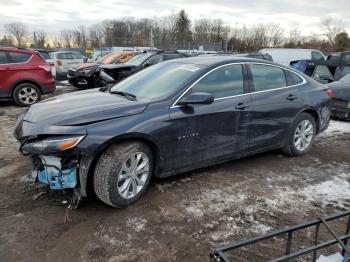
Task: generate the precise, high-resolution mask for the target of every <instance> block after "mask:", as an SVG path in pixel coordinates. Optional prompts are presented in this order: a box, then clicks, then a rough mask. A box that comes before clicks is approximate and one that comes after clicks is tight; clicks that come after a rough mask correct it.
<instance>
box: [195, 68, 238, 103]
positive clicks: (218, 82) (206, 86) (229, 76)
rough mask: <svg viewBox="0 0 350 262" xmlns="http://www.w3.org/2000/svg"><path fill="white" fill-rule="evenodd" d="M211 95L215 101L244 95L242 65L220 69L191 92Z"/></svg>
mask: <svg viewBox="0 0 350 262" xmlns="http://www.w3.org/2000/svg"><path fill="white" fill-rule="evenodd" d="M191 92H192V93H194V92H201V93H209V94H212V95H213V96H214V99H217V98H223V97H229V96H236V95H242V94H243V69H242V66H241V65H227V66H223V67H220V68H218V69H216V70H214V71H212V72H211V73H209V74H208V75H206V76H205V77H203V78H202V79H201V80H200V81H199V82H197V83H196V84H195V85H194V86H193V87H192V90H191Z"/></svg>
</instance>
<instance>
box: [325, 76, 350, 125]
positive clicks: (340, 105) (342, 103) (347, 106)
mask: <svg viewBox="0 0 350 262" xmlns="http://www.w3.org/2000/svg"><path fill="white" fill-rule="evenodd" d="M328 86H330V87H331V88H332V90H333V108H332V116H333V117H334V118H340V119H346V120H350V74H347V75H346V76H344V77H343V78H341V79H340V80H339V81H337V82H333V83H330V84H328Z"/></svg>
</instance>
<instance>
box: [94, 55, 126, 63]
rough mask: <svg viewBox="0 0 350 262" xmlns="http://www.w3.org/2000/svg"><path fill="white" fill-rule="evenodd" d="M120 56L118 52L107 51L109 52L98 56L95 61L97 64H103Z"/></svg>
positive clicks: (111, 61)
mask: <svg viewBox="0 0 350 262" xmlns="http://www.w3.org/2000/svg"><path fill="white" fill-rule="evenodd" d="M120 56H121V54H120V53H109V54H107V55H105V56H102V57H101V58H99V59H98V60H97V63H98V64H105V65H108V64H113V62H114V61H115V60H116V59H117V58H118V57H120Z"/></svg>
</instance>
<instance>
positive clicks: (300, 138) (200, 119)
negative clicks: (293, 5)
mask: <svg viewBox="0 0 350 262" xmlns="http://www.w3.org/2000/svg"><path fill="white" fill-rule="evenodd" d="M147 55H149V54H147ZM331 95H332V93H331V90H330V89H329V88H328V87H326V86H324V85H321V84H319V83H317V82H316V81H314V80H312V79H310V78H309V77H307V76H304V75H301V74H300V73H298V72H297V71H295V70H293V69H290V68H287V67H284V66H281V65H277V64H274V63H272V62H268V61H261V60H254V59H246V58H239V57H233V56H226V57H192V58H186V59H176V60H172V61H167V62H164V63H160V64H157V65H154V66H151V67H149V68H147V69H145V70H142V71H141V72H138V73H137V74H135V75H133V76H131V77H128V78H127V79H125V80H123V81H121V82H119V83H118V84H116V85H115V86H113V87H112V88H111V89H109V90H108V91H101V90H99V89H92V90H85V91H81V92H75V93H70V94H65V95H61V96H59V97H54V98H51V99H47V100H45V101H43V102H41V103H38V104H36V105H34V106H32V107H31V108H30V109H29V111H27V112H26V113H25V114H24V115H22V116H21V117H20V118H19V119H18V121H17V125H16V127H15V136H16V138H17V139H18V141H19V143H20V147H19V148H20V151H21V152H22V153H23V154H29V155H31V156H32V159H33V161H34V162H33V163H34V170H36V172H37V175H38V180H39V181H40V182H42V183H46V184H49V186H50V187H51V188H52V189H66V188H75V190H76V192H79V193H81V194H82V195H83V196H86V195H87V189H88V188H90V186H92V187H93V188H94V191H95V193H96V194H97V196H98V197H99V198H100V199H101V200H102V201H103V202H105V203H106V204H108V205H111V206H114V207H125V206H128V205H130V204H132V203H134V202H135V201H136V200H137V199H138V198H139V197H140V196H141V195H142V194H143V193H144V192H145V190H146V188H147V186H148V184H149V182H150V179H151V177H152V176H155V177H161V178H162V177H168V176H171V175H175V174H178V173H182V172H186V171H190V170H193V169H196V168H200V167H206V166H209V165H213V164H217V163H221V162H224V161H228V160H232V159H235V158H239V157H243V156H247V155H252V154H256V153H259V152H263V151H267V150H273V149H283V151H284V152H286V153H287V154H289V155H292V156H300V155H303V154H305V153H306V152H308V151H309V150H310V148H311V146H312V144H313V141H314V138H315V136H316V135H317V134H319V133H321V132H322V131H324V130H325V129H326V128H327V127H328V124H329V120H330V112H331ZM90 182H91V184H90Z"/></svg>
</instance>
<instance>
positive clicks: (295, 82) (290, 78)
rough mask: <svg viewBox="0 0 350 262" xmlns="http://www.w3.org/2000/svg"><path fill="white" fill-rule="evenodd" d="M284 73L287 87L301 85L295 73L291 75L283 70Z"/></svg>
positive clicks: (300, 80)
mask: <svg viewBox="0 0 350 262" xmlns="http://www.w3.org/2000/svg"><path fill="white" fill-rule="evenodd" d="M284 73H285V74H286V78H287V84H288V86H294V85H299V84H302V83H303V81H304V80H303V79H302V78H301V77H300V76H298V75H297V74H296V73H293V72H291V71H289V70H284Z"/></svg>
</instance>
